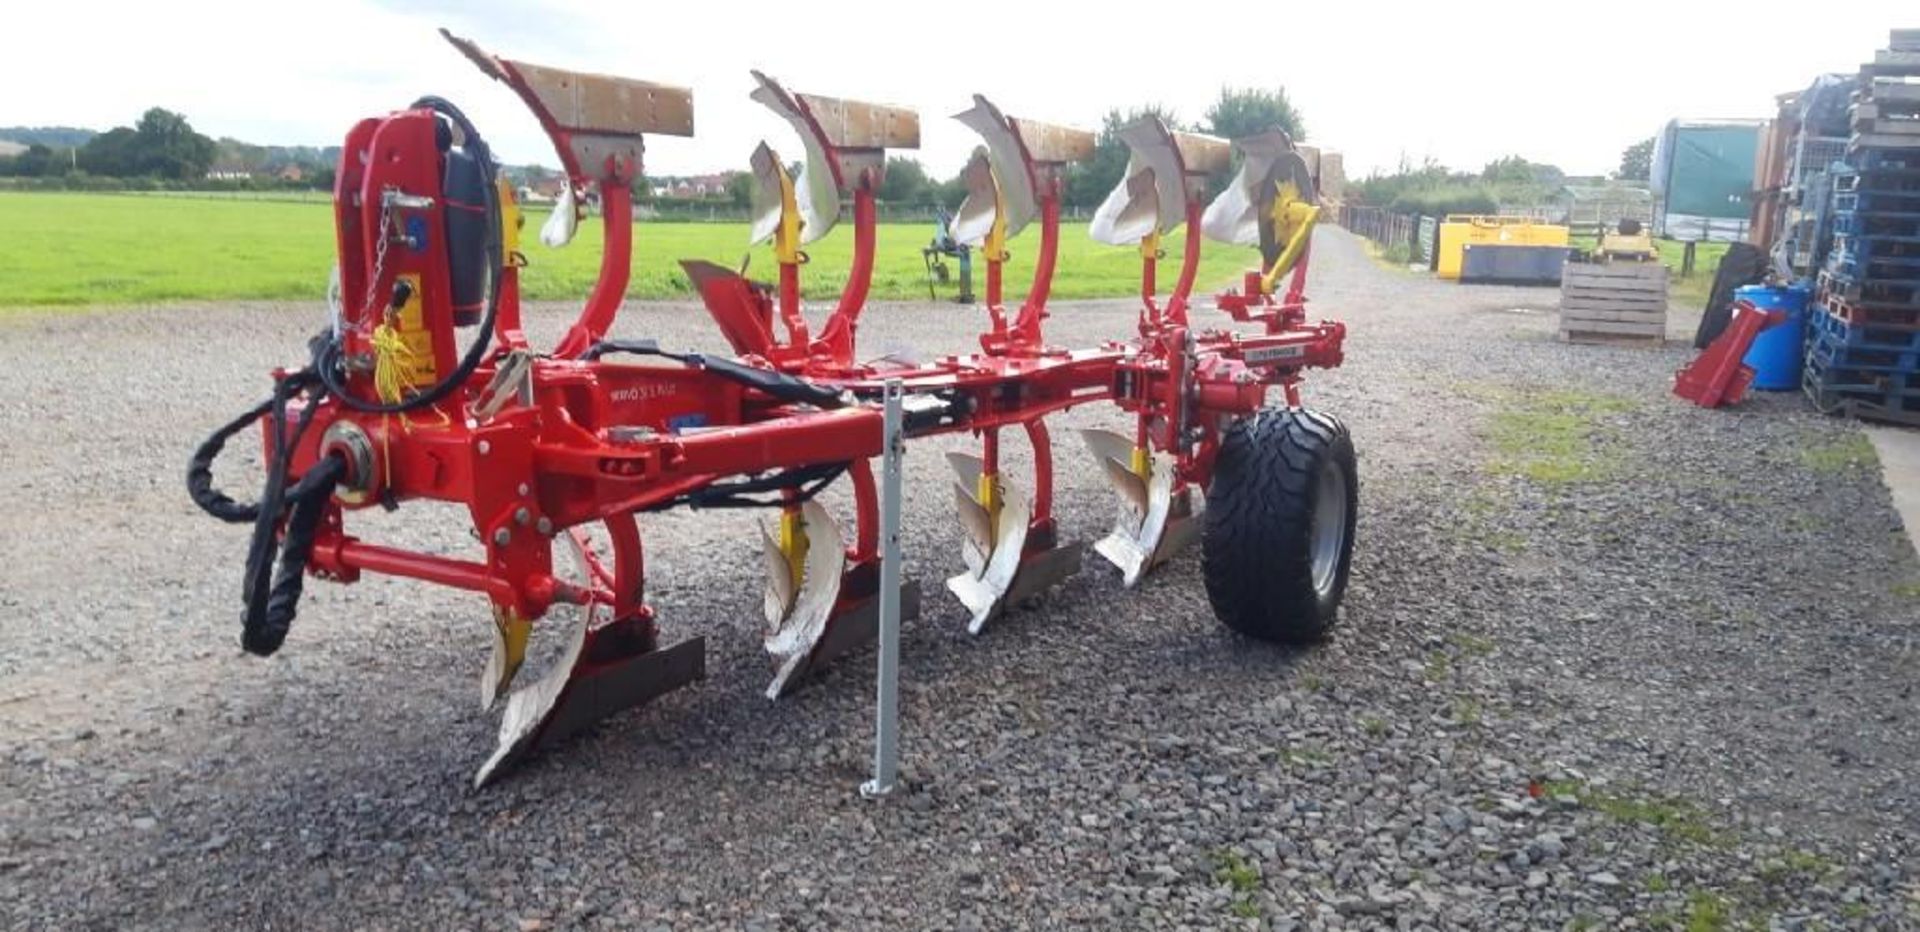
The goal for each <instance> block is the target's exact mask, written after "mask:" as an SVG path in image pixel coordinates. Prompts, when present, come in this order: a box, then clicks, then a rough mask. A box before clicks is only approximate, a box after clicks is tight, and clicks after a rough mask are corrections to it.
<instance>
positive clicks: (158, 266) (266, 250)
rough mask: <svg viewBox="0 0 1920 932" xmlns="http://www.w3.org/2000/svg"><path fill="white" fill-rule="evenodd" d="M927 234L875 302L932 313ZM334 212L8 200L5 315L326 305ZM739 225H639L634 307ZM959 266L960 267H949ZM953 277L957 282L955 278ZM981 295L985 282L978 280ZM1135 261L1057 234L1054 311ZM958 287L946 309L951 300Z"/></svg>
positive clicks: (566, 289) (1, 262) (733, 248)
mask: <svg viewBox="0 0 1920 932" xmlns="http://www.w3.org/2000/svg"><path fill="white" fill-rule="evenodd" d="M545 219H546V215H545V214H542V213H529V214H528V215H527V223H526V231H525V233H524V234H523V236H522V239H521V246H522V251H524V252H525V253H526V255H527V259H528V262H529V265H528V267H527V269H526V270H525V271H524V272H523V273H522V279H521V283H522V287H521V291H522V294H523V295H524V296H525V297H527V298H530V299H534V300H546V299H578V298H582V297H584V296H585V295H586V293H587V290H588V289H589V288H591V287H592V285H593V282H594V279H595V277H596V275H597V273H598V269H599V262H600V242H601V229H600V225H599V221H598V220H590V221H589V222H587V223H585V224H582V226H581V228H580V235H579V236H578V237H577V238H576V239H575V240H574V242H573V243H572V244H571V245H570V246H568V247H566V248H565V249H549V248H547V247H546V246H543V245H541V243H540V241H539V238H538V235H537V231H538V230H539V226H540V224H541V223H542V222H544V221H545ZM931 233H932V228H931V226H930V225H929V224H925V223H900V224H882V225H881V226H880V229H879V237H878V258H877V261H876V263H875V268H874V275H873V290H872V292H871V294H872V297H874V298H876V299H913V298H916V297H917V298H920V299H922V300H924V299H925V298H926V296H927V285H926V267H925V265H924V264H923V262H922V260H921V257H920V248H921V247H922V246H924V245H926V243H927V240H928V239H929V237H930V236H931ZM1183 242H1184V241H1183V238H1182V236H1181V235H1180V234H1174V235H1172V236H1169V237H1167V238H1166V240H1165V246H1166V249H1167V256H1168V257H1167V258H1166V259H1165V260H1162V262H1161V263H1160V269H1159V273H1160V276H1159V277H1160V285H1161V287H1162V288H1163V289H1164V288H1171V287H1172V285H1173V282H1174V279H1175V278H1176V277H1177V276H1178V274H1179V262H1178V257H1179V255H1180V250H1181V248H1182V247H1183ZM1038 245H1039V231H1038V230H1030V231H1028V232H1027V234H1026V235H1024V236H1022V237H1020V238H1019V239H1016V240H1014V242H1013V250H1012V251H1013V259H1012V260H1011V261H1010V262H1009V263H1008V264H1007V279H1006V280H1007V292H1008V296H1009V298H1010V299H1012V300H1016V301H1017V300H1018V299H1019V298H1021V297H1023V296H1024V295H1025V293H1026V287H1027V282H1028V281H1029V279H1030V278H1031V276H1032V274H1033V254H1034V252H1035V250H1037V249H1038ZM333 251H334V246H333V215H332V211H331V207H330V205H327V204H321V203H289V202H280V201H266V200H259V199H232V200H214V199H190V198H163V197H138V196H124V195H108V194H77V193H44V194H42V193H0V308H5V307H23V306H35V305H127V304H146V303H153V302H164V301H203V300H232V299H247V298H266V299H301V300H317V299H319V298H321V297H322V296H324V295H325V293H326V285H327V270H328V269H329V268H330V267H331V266H332V264H333ZM807 252H808V253H809V255H810V256H811V258H812V262H811V264H810V265H809V266H808V267H807V268H806V269H805V270H804V273H803V274H804V277H805V279H806V281H807V294H808V296H809V297H812V298H827V297H831V296H833V295H836V294H838V293H839V291H840V288H841V287H842V286H843V285H844V283H845V281H846V269H847V265H848V263H849V262H850V261H851V257H852V252H853V233H852V229H851V224H848V223H843V224H841V226H840V227H839V228H837V229H835V230H834V231H833V232H832V233H830V234H828V235H827V237H826V238H825V239H823V240H821V241H819V242H817V243H813V244H810V245H809V246H808V247H807ZM748 253H749V250H748V249H747V226H746V224H744V223H667V222H663V223H644V222H643V223H640V224H638V225H637V227H636V230H635V245H634V262H633V266H634V267H633V278H632V284H631V286H630V288H629V294H630V295H631V296H632V297H637V298H673V297H684V296H687V295H689V294H690V291H689V290H688V286H687V283H686V279H685V277H684V276H683V275H682V274H681V272H680V267H679V264H678V262H679V260H680V259H708V260H711V261H714V262H718V263H720V264H722V265H726V266H728V267H738V266H739V264H740V262H741V259H742V257H743V256H746V255H748ZM751 256H752V261H751V266H750V273H751V274H753V275H754V277H756V278H768V279H770V278H773V277H775V276H776V275H777V272H776V267H775V265H774V263H773V260H772V254H771V252H770V251H769V250H768V249H767V248H765V247H759V248H756V249H754V250H752V251H751ZM1255 261H1257V257H1256V253H1255V252H1254V250H1252V249H1249V248H1244V247H1230V246H1222V245H1220V244H1217V243H1208V244H1207V246H1206V248H1205V249H1204V250H1203V252H1202V259H1201V264H1200V274H1199V278H1198V284H1197V286H1196V291H1205V290H1212V289H1216V288H1218V287H1220V286H1222V285H1225V284H1228V283H1230V282H1232V281H1234V280H1235V279H1236V278H1237V277H1238V276H1239V275H1240V274H1241V273H1242V272H1243V271H1244V270H1245V268H1246V267H1247V266H1250V265H1251V264H1252V263H1254V262H1255ZM949 265H950V266H951V263H949ZM956 271H957V270H956ZM973 274H974V288H975V290H976V292H978V291H979V290H980V289H982V288H984V286H985V277H986V269H985V266H984V265H983V264H976V265H975V267H974V272H973ZM1139 275H1140V262H1139V254H1138V252H1137V251H1136V250H1133V249H1122V248H1118V247H1113V246H1106V245H1103V244H1100V243H1096V242H1094V241H1093V240H1092V239H1090V238H1088V237H1087V235H1086V233H1085V231H1084V230H1083V229H1082V228H1080V226H1079V225H1078V224H1074V225H1071V226H1069V227H1068V228H1067V229H1065V230H1063V231H1062V234H1061V237H1060V260H1059V271H1058V273H1057V274H1056V276H1055V278H1054V283H1053V296H1054V297H1056V298H1095V297H1116V296H1124V295H1130V294H1135V293H1137V292H1138V290H1139ZM952 294H953V290H952V288H951V286H949V287H948V288H946V289H943V297H951V296H952Z"/></svg>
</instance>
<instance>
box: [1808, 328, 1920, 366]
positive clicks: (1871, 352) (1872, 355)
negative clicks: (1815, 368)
mask: <svg viewBox="0 0 1920 932" xmlns="http://www.w3.org/2000/svg"><path fill="white" fill-rule="evenodd" d="M1816 363H1817V364H1818V365H1819V366H1820V367H1822V368H1825V369H1834V370H1841V369H1844V370H1853V371H1858V372H1870V373H1895V374H1899V375H1912V374H1914V373H1916V372H1920V347H1914V348H1911V349H1904V350H1893V349H1873V348H1870V347H1864V346H1848V345H1846V344H1843V343H1836V342H1834V341H1831V340H1825V339H1820V338H1817V337H1816V338H1815V339H1814V341H1813V342H1812V344H1811V345H1809V346H1808V347H1807V365H1809V366H1812V365H1815V364H1816Z"/></svg>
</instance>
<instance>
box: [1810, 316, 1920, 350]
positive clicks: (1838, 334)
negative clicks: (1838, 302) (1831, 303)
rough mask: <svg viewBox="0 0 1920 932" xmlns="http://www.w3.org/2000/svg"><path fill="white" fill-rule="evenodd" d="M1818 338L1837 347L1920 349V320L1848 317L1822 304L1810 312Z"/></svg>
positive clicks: (1816, 337)
mask: <svg viewBox="0 0 1920 932" xmlns="http://www.w3.org/2000/svg"><path fill="white" fill-rule="evenodd" d="M1807 327H1808V329H1809V331H1810V332H1811V333H1812V338H1813V339H1814V340H1815V341H1825V342H1826V343H1827V344H1828V345H1831V346H1836V347H1858V348H1860V349H1868V350H1893V351H1896V352H1907V351H1917V350H1920V324H1909V323H1879V322H1869V321H1848V320H1844V319H1842V318H1841V317H1839V316H1837V315H1835V314H1834V313H1833V312H1832V311H1829V310H1827V309H1825V308H1820V309H1818V310H1815V311H1811V312H1809V313H1808V314H1807Z"/></svg>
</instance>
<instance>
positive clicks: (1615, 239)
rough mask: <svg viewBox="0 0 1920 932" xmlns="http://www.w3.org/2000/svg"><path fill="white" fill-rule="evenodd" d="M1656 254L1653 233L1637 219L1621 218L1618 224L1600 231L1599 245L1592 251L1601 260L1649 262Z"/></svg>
mask: <svg viewBox="0 0 1920 932" xmlns="http://www.w3.org/2000/svg"><path fill="white" fill-rule="evenodd" d="M1658 256H1659V253H1658V252H1656V251H1655V250H1654V246H1653V234H1651V233H1648V232H1647V229H1646V227H1644V226H1642V225H1641V224H1640V221H1638V220H1622V221H1620V224H1619V226H1616V227H1614V228H1613V229H1611V230H1603V231H1601V233H1600V246H1599V247H1598V248H1596V249H1595V250H1594V251H1593V257H1594V258H1595V259H1598V260H1600V261H1601V262H1613V261H1615V260H1621V261H1626V262H1651V261H1653V260H1654V259H1655V258H1658Z"/></svg>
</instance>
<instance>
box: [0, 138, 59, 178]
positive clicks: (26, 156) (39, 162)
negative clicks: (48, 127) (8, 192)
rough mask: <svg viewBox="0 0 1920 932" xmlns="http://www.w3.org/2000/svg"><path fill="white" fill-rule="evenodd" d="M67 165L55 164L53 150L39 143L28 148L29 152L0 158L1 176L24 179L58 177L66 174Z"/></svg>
mask: <svg viewBox="0 0 1920 932" xmlns="http://www.w3.org/2000/svg"><path fill="white" fill-rule="evenodd" d="M66 169H67V163H66V162H64V161H62V162H60V163H58V164H57V165H56V164H55V163H54V157H53V150H52V149H50V148H48V147H46V146H43V145H41V144H39V143H37V142H36V143H34V144H33V145H30V146H28V147H27V151H25V152H22V153H20V154H18V155H14V156H10V157H7V158H0V175H18V176H21V177H23V178H28V177H38V176H40V175H58V174H61V173H63V172H65V171H66Z"/></svg>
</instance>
